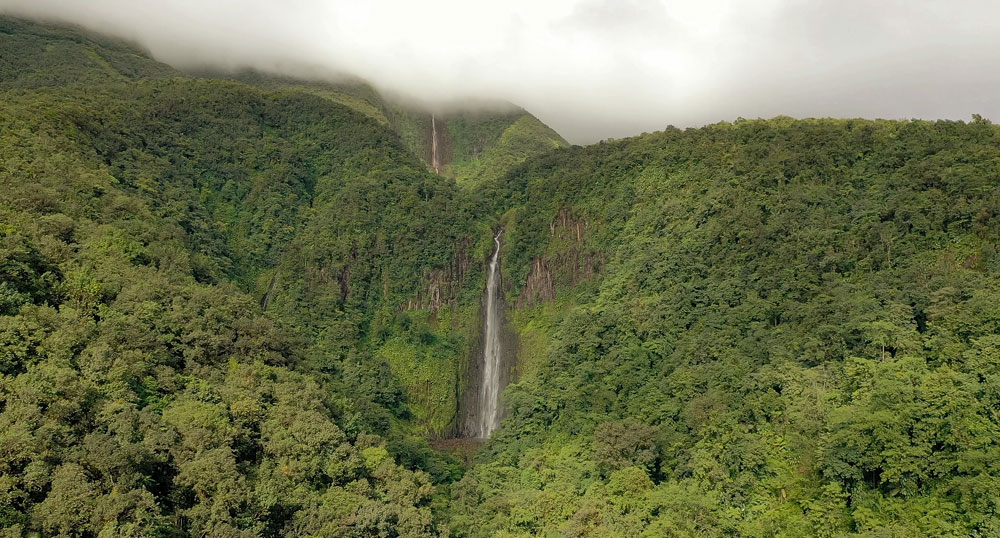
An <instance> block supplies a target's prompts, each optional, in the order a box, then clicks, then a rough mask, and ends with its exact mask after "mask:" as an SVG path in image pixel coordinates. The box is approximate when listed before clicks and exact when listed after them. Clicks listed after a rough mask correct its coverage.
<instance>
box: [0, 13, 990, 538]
mask: <svg viewBox="0 0 1000 538" xmlns="http://www.w3.org/2000/svg"><path fill="white" fill-rule="evenodd" d="M0 47H3V50H4V52H5V54H3V55H0V98H2V100H0V533H2V534H3V535H4V536H22V535H32V534H33V533H34V535H41V536H102V537H103V536H184V535H201V536H359V537H360V536H379V537H383V536H385V537H391V536H443V535H451V536H465V537H470V538H472V537H486V536H500V537H515V536H518V537H519V536H594V537H598V536H599V537H605V536H621V537H632V536H704V537H712V536H761V537H763V536H785V537H798V536H819V537H823V536H868V537H909V536H983V537H985V536H993V535H996V534H998V533H1000V519H998V511H1000V493H998V492H1000V444H998V441H997V440H998V439H1000V396H998V395H1000V254H998V253H997V243H998V241H1000V181H998V177H1000V130H998V129H997V128H996V127H994V126H993V125H991V124H989V123H988V122H985V121H982V120H980V119H978V118H976V119H975V120H974V121H972V122H971V123H968V124H966V123H962V122H921V121H913V122H889V121H862V120H805V121H796V120H791V119H788V118H776V119H773V120H768V121H739V122H736V123H733V124H718V125H712V126H708V127H705V128H701V129H689V130H684V131H681V130H677V129H668V130H666V131H665V132H662V133H655V134H651V135H644V136H642V137H637V138H633V139H628V140H622V141H617V142H611V143H601V144H597V145H593V146H590V147H586V148H579V147H573V148H563V147H562V146H564V142H563V141H562V139H561V138H559V137H558V135H555V134H554V133H552V132H551V131H550V130H549V129H548V128H547V127H545V126H544V125H542V124H541V123H540V122H538V121H537V120H535V119H534V118H532V117H531V116H529V115H526V114H524V113H522V112H519V111H515V112H511V113H510V114H506V115H503V114H486V115H476V114H471V113H469V114H465V115H456V116H451V117H449V118H447V119H446V120H445V125H446V129H447V130H448V133H447V134H446V135H444V136H446V137H449V139H448V142H447V144H448V145H449V146H448V151H450V152H451V153H450V155H451V156H452V157H453V160H451V161H449V164H448V165H447V166H446V169H445V170H444V171H443V174H442V175H441V176H438V175H435V174H432V173H430V172H429V171H428V169H427V166H426V155H425V153H424V149H425V146H424V145H423V144H425V143H426V140H425V134H426V133H425V132H424V131H423V130H422V129H423V128H424V127H423V123H422V122H423V121H424V117H425V116H421V115H420V114H417V113H413V112H407V111H405V110H403V109H402V108H399V107H397V106H395V105H385V104H384V102H383V101H382V100H381V98H380V97H378V95H377V94H375V93H374V92H371V91H370V89H369V88H367V87H366V86H364V85H355V84H346V83H345V84H341V85H319V84H312V83H302V82H296V81H287V80H276V79H273V78H268V77H259V76H252V75H244V76H241V77H238V78H239V80H238V81H237V80H212V79H205V78H192V77H187V76H182V75H180V74H178V73H176V72H175V71H173V70H171V69H170V68H168V67H166V66H163V65H161V64H158V63H156V62H153V61H152V60H149V59H148V58H145V57H144V56H142V55H141V54H140V53H138V52H137V51H135V50H134V49H131V48H130V47H128V46H127V45H123V44H121V43H117V42H113V41H109V40H104V39H101V38H95V37H92V36H87V35H84V34H80V33H78V32H75V31H73V30H66V29H53V28H48V27H45V26H39V25H34V24H30V23H24V22H21V21H16V20H10V19H0ZM8 51H10V54H7V52H8ZM540 141H544V143H540ZM550 147H551V148H561V149H553V150H551V151H543V150H547V149H548V148H550ZM454 178H458V179H463V178H476V179H477V181H475V182H468V183H467V184H466V185H463V188H460V187H459V185H458V184H457V182H456V181H455V180H454ZM496 225H502V226H503V228H504V235H503V238H504V243H503V257H502V259H503V266H502V270H503V273H504V282H505V283H506V287H505V292H506V294H507V304H508V305H509V306H510V307H511V309H510V311H509V313H508V319H509V320H510V322H511V324H512V326H513V327H514V328H515V329H516V330H517V332H518V334H519V346H518V354H519V357H518V365H517V366H518V382H517V383H516V384H514V385H513V386H511V387H510V388H509V390H508V391H507V394H506V398H507V402H508V405H509V407H510V414H509V416H508V417H507V419H506V420H505V421H504V424H503V427H502V429H501V430H499V431H498V432H497V433H496V434H495V435H494V437H493V439H491V441H490V442H489V443H488V444H487V445H486V446H485V448H484V450H483V451H482V452H480V453H479V454H478V456H476V458H475V460H474V465H472V466H471V467H470V468H468V469H465V468H464V467H463V466H462V465H460V464H459V462H458V460H456V459H455V458H453V457H451V456H449V455H446V454H440V453H437V452H435V451H433V450H431V449H430V448H429V444H428V438H433V437H441V436H447V435H449V434H450V433H452V432H453V431H454V425H455V423H454V421H455V419H456V416H457V406H458V405H459V404H458V402H460V401H461V391H462V389H463V387H464V383H465V382H466V380H465V379H463V376H464V375H465V374H464V372H465V371H466V367H467V364H466V362H465V361H466V360H467V359H468V357H469V354H470V350H471V349H472V348H473V347H474V343H475V341H476V339H477V338H478V330H479V320H478V307H479V301H480V295H481V290H482V286H483V282H484V280H485V275H484V271H483V263H482V261H483V260H485V259H486V258H487V256H488V255H489V252H490V251H491V248H492V234H491V232H492V229H493V227H494V226H496Z"/></svg>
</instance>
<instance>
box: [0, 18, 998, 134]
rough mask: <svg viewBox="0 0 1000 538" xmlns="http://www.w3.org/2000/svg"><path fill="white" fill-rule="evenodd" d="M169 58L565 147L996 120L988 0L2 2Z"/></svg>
mask: <svg viewBox="0 0 1000 538" xmlns="http://www.w3.org/2000/svg"><path fill="white" fill-rule="evenodd" d="M0 10H2V11H5V12H8V13H14V14H20V15H28V16H34V17H45V18H48V19H55V20H61V21H69V22H75V23H79V24H82V25H84V26H86V27H89V28H92V29H95V30H100V31H104V32H106V33H111V34H115V35H118V36H121V37H125V38H128V39H130V40H133V41H136V42H138V43H139V44H141V45H143V46H145V47H146V48H148V49H149V50H150V51H151V52H152V54H153V55H154V57H156V58H157V59H159V60H161V61H164V62H167V63H169V64H172V65H175V66H177V67H181V68H201V67H207V66H210V67H216V68H226V69H237V68H244V67H254V68H257V69H262V70H266V71H271V72H279V73H286V74H297V75H302V74H319V75H328V74H331V73H334V72H346V73H352V74H354V75H357V76H359V77H361V78H364V79H366V80H368V81H370V82H372V83H374V84H375V85H376V86H378V87H380V88H381V89H384V90H392V91H398V92H401V93H404V94H408V95H412V96H414V97H416V98H419V99H422V100H429V101H447V100H450V99H455V98H468V97H482V98H499V99H505V100H508V101H511V102H514V103H516V104H519V105H521V106H523V107H525V108H527V109H528V110H529V111H531V112H533V113H534V114H535V115H537V116H538V117H540V118H541V119H542V120H543V121H545V122H547V123H548V124H549V125H551V126H552V127H554V128H555V129H556V130H558V131H559V132H561V133H562V134H563V135H564V136H566V138H568V139H569V140H570V141H572V142H576V143H588V142H593V141H596V140H599V139H602V138H607V137H622V136H628V135H633V134H638V133H641V132H643V131H654V130H660V129H663V128H664V127H665V126H667V125H670V124H672V125H676V126H691V125H703V124H705V123H713V122H716V121H719V120H732V119H735V118H737V117H739V116H742V117H746V118H756V117H771V116H775V115H780V114H784V115H790V116H795V117H815V116H834V117H848V116H849V117H858V116H860V117H869V118H871V117H881V118H914V117H919V118H928V119H930V118H953V119H968V118H969V117H970V116H971V114H973V113H979V114H982V115H984V116H986V117H989V118H992V119H994V120H998V119H1000V68H998V67H1000V1H997V0H965V1H963V0H867V1H861V0H677V1H668V0H502V1H491V2H483V1H475V0H399V1H393V0H0Z"/></svg>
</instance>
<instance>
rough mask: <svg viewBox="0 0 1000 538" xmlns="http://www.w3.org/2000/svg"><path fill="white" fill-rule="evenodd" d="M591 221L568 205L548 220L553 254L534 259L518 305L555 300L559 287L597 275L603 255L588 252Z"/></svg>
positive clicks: (520, 306) (521, 306)
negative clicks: (585, 243) (586, 239)
mask: <svg viewBox="0 0 1000 538" xmlns="http://www.w3.org/2000/svg"><path fill="white" fill-rule="evenodd" d="M588 225H589V223H588V221H587V219H585V218H576V217H574V216H573V215H572V214H571V213H570V211H569V210H568V209H566V208H562V209H560V210H559V213H558V214H557V215H556V218H555V219H554V220H553V221H552V222H550V223H549V234H550V238H549V245H550V247H554V248H549V249H548V250H550V251H554V253H551V254H547V255H544V256H540V257H537V258H534V259H533V260H532V261H531V271H530V272H529V273H528V277H527V278H526V279H525V282H524V286H523V287H522V288H521V293H520V294H519V295H518V297H517V301H516V303H515V306H516V307H517V308H523V307H531V306H534V305H536V304H538V303H540V302H543V301H547V300H551V299H554V298H555V296H556V289H557V288H558V287H560V286H574V285H576V284H578V283H580V282H582V281H584V280H586V279H589V278H590V277H592V276H594V273H596V272H597V271H598V270H599V269H600V267H601V264H602V262H603V259H602V258H601V256H600V255H598V254H595V253H590V252H587V251H586V249H585V248H584V239H585V237H586V235H587V233H588Z"/></svg>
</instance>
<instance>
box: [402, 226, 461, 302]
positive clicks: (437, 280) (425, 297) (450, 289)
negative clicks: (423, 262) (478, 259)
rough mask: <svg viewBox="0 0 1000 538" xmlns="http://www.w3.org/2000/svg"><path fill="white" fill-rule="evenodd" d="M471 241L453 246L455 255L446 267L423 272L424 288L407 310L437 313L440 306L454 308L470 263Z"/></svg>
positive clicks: (418, 292) (419, 291)
mask: <svg viewBox="0 0 1000 538" xmlns="http://www.w3.org/2000/svg"><path fill="white" fill-rule="evenodd" d="M471 249H472V241H471V240H469V239H463V240H462V241H459V242H458V244H457V245H456V246H455V253H454V254H453V255H452V257H451V262H450V263H449V264H448V266H447V267H443V268H439V269H432V270H430V271H426V272H424V275H423V278H422V282H424V283H425V284H424V286H423V287H422V288H421V289H420V290H418V291H417V294H416V296H414V297H413V298H411V299H410V300H409V301H407V303H406V309H407V310H430V311H432V312H437V311H438V310H439V309H440V308H441V307H442V306H445V305H447V306H451V307H456V306H458V305H457V300H458V292H459V290H460V289H461V287H462V285H463V283H464V282H465V275H466V274H467V273H468V271H469V266H470V264H471V263H472V259H471V258H470V251H471Z"/></svg>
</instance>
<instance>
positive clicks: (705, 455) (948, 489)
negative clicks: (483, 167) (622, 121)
mask: <svg viewBox="0 0 1000 538" xmlns="http://www.w3.org/2000/svg"><path fill="white" fill-rule="evenodd" d="M998 171H1000V132H998V130H997V129H996V128H995V127H994V126H992V125H990V124H988V123H986V122H983V121H978V120H977V121H974V122H972V123H971V124H963V123H955V122H936V123H928V122H919V121H915V122H870V121H853V120H852V121H833V120H810V121H793V120H790V119H783V118H778V119H775V120H771V121H741V122H737V123H735V124H720V125H714V126H709V127H706V128H703V129H697V130H687V131H679V130H668V131H666V132H663V133H658V134H653V135H646V136H643V137H639V138H636V139H630V140H625V141H621V142H615V143H609V144H599V145H596V146H592V147H588V148H583V149H573V150H565V151H559V152H556V153H553V154H551V155H549V156H548V157H546V158H543V159H537V160H534V161H532V163H531V165H530V166H526V167H522V168H520V169H518V170H517V171H516V172H515V173H514V174H512V175H511V176H509V177H508V178H507V179H505V180H503V181H501V182H500V183H498V186H497V190H496V191H495V193H494V194H493V196H491V198H492V199H505V200H506V201H505V202H503V205H504V207H509V208H510V209H509V210H507V214H506V216H505V219H506V226H507V230H508V236H507V239H508V241H507V243H506V246H505V256H506V257H505V260H506V266H505V268H504V269H505V271H507V273H508V274H509V275H510V278H509V281H511V282H514V283H515V287H514V289H512V290H511V295H512V297H514V296H516V295H517V294H519V293H521V292H522V291H523V290H522V289H518V287H517V286H518V285H521V284H523V283H524V282H525V281H526V280H525V275H528V274H530V271H531V267H532V261H531V260H532V259H533V258H541V259H544V260H548V265H549V267H550V270H551V271H552V273H553V276H552V279H553V281H554V282H556V286H557V288H558V287H559V285H560V283H561V284H562V288H561V289H562V291H561V295H560V297H561V298H560V299H558V301H557V302H555V303H543V304H542V305H541V306H537V307H534V308H533V309H525V310H524V311H523V312H521V313H519V314H518V319H519V321H518V325H519V326H522V327H526V328H528V329H529V332H530V334H531V335H532V342H533V344H532V347H533V348H535V349H537V348H539V347H542V344H540V343H539V342H538V340H539V339H547V342H548V343H547V345H546V346H545V347H546V349H547V352H546V353H545V358H544V360H541V361H538V360H537V358H536V359H534V360H532V361H531V365H532V366H531V367H530V368H529V370H530V371H529V372H528V373H527V375H524V376H523V377H522V381H521V383H519V384H518V385H516V386H514V387H512V388H511V389H509V390H508V394H507V398H508V402H509V404H510V406H511V408H512V416H510V417H509V418H508V419H507V420H506V421H505V422H504V425H503V429H502V430H501V431H499V432H498V434H497V435H496V437H495V439H494V440H493V441H492V442H491V444H490V447H489V450H488V452H487V453H486V454H485V455H483V456H482V457H481V460H480V464H479V465H478V466H476V467H474V468H473V469H472V471H471V472H470V473H469V474H467V475H466V476H465V477H464V478H463V480H462V481H461V482H459V483H458V484H457V485H456V486H454V487H453V492H454V505H453V513H454V520H453V525H454V526H455V528H456V529H459V533H460V534H461V535H468V536H534V535H542V536H548V535H568V536H623V537H624V536H640V535H642V536H734V535H739V536H848V535H852V536H854V535H856V536H990V535H993V534H995V533H997V532H998V530H1000V526H998V525H1000V520H998V519H997V516H998V513H997V510H998V501H1000V493H998V491H1000V489H998V485H1000V444H998V441H997V439H998V437H997V434H998V432H1000V415H998V409H1000V401H998V400H997V397H996V395H997V393H998V384H997V383H998V381H1000V377H998V374H1000V336H998V335H1000V278H998V276H1000V256H998V254H997V251H996V245H997V242H998V240H1000V220H998V219H1000V183H998V182H997V177H998V176H997V172H998ZM560 210H562V216H560ZM583 223H586V225H585V226H584V225H583ZM577 224H580V228H579V229H582V230H583V231H584V233H583V234H582V236H581V241H579V242H577V241H575V237H573V236H570V239H571V240H566V237H567V235H566V234H565V233H562V232H560V230H561V229H566V228H567V227H568V228H569V229H572V230H575V229H577V228H576V225H577ZM573 252H576V253H577V255H576V256H570V255H567V254H572V253H573ZM594 253H603V255H604V257H605V261H604V263H605V266H604V269H603V270H602V271H601V272H600V274H599V275H598V276H596V277H594V278H592V279H591V282H590V283H589V284H588V285H587V286H584V287H580V286H576V287H572V288H571V287H569V286H568V285H567V283H568V279H569V278H570V276H569V275H571V274H572V272H573V271H572V269H573V264H574V263H576V264H579V263H581V262H580V260H582V259H585V258H586V257H587V256H588V255H593V254H594ZM594 281H596V282H594ZM553 310H555V311H556V312H559V311H561V312H562V313H561V314H556V317H557V318H558V319H559V321H558V322H557V323H554V324H553V323H552V322H551V320H552V319H553V315H554V314H553Z"/></svg>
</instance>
